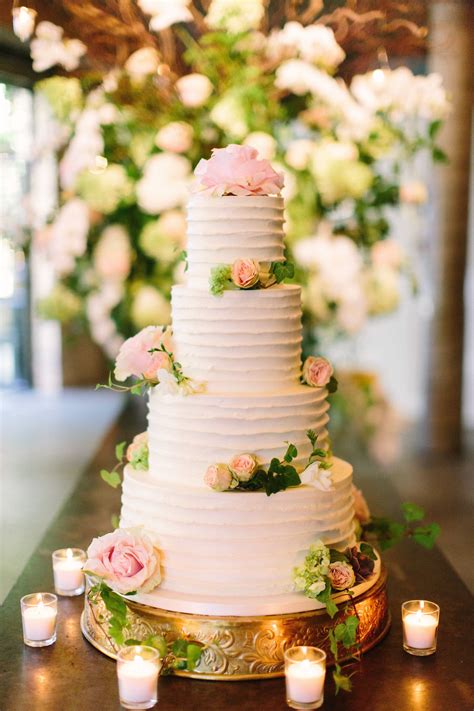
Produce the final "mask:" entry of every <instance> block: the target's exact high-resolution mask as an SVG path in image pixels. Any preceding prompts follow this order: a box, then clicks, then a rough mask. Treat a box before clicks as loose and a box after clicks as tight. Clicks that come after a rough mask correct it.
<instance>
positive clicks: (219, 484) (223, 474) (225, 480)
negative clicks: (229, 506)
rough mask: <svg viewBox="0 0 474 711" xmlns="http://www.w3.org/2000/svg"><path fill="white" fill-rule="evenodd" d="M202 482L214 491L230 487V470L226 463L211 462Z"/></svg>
mask: <svg viewBox="0 0 474 711" xmlns="http://www.w3.org/2000/svg"><path fill="white" fill-rule="evenodd" d="M204 483H205V484H207V486H210V487H211V489H214V491H227V489H231V488H232V483H233V476H232V472H231V471H230V469H229V467H228V466H227V464H211V466H210V467H208V468H207V471H206V473H205V475H204Z"/></svg>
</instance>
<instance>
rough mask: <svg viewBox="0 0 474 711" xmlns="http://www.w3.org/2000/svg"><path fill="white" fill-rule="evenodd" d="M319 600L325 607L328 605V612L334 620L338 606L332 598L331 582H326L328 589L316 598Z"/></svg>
mask: <svg viewBox="0 0 474 711" xmlns="http://www.w3.org/2000/svg"><path fill="white" fill-rule="evenodd" d="M316 599H317V600H319V602H322V603H323V604H324V605H326V612H327V613H328V615H329V617H330V618H331V619H332V618H333V617H334V615H335V614H336V613H337V609H338V608H337V605H336V603H335V602H334V601H333V599H332V597H331V583H330V582H329V580H327V581H326V587H325V588H324V590H323V591H322V592H320V593H319V595H318V596H317V598H316Z"/></svg>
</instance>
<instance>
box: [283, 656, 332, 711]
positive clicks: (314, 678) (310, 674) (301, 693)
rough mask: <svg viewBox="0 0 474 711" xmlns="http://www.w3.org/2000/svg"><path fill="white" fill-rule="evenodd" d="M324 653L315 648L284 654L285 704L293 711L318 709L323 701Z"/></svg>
mask: <svg viewBox="0 0 474 711" xmlns="http://www.w3.org/2000/svg"><path fill="white" fill-rule="evenodd" d="M325 676H326V653H325V652H324V651H323V650H322V649H318V648H317V647H292V648H291V649H288V650H287V651H286V652H285V678H286V702H287V704H288V706H290V707H291V708H293V709H318V708H319V707H320V706H322V704H323V701H324V679H325Z"/></svg>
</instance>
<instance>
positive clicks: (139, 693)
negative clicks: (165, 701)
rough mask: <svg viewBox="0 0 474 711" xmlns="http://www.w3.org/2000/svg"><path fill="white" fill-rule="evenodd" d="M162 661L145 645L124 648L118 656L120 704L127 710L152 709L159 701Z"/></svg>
mask: <svg viewBox="0 0 474 711" xmlns="http://www.w3.org/2000/svg"><path fill="white" fill-rule="evenodd" d="M161 665H162V662H161V659H160V655H159V652H158V650H157V649H154V647H147V646H144V645H134V646H130V647H122V649H121V650H120V651H119V653H118V656H117V678H118V687H119V696H120V703H121V705H122V706H123V707H124V708H126V709H151V708H152V707H153V706H154V705H155V704H156V702H157V701H158V676H159V673H160V670H161Z"/></svg>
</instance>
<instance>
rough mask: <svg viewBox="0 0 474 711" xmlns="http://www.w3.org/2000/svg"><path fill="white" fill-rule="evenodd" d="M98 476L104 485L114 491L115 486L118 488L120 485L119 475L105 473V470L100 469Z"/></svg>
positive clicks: (113, 472) (116, 473)
mask: <svg viewBox="0 0 474 711" xmlns="http://www.w3.org/2000/svg"><path fill="white" fill-rule="evenodd" d="M100 476H101V477H102V479H103V480H104V481H105V483H106V484H108V485H109V486H111V487H112V489H116V488H117V486H119V485H120V484H121V483H122V479H121V478H120V474H119V473H118V472H115V471H111V472H109V471H107V469H101V470H100Z"/></svg>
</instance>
